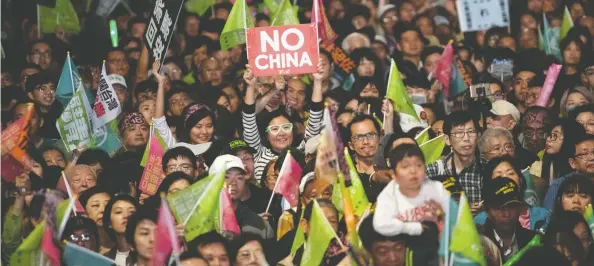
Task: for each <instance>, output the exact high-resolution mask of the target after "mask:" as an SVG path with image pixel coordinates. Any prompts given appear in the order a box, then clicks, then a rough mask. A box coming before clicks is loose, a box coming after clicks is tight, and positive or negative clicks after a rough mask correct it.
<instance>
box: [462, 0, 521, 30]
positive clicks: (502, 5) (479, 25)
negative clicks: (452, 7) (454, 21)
mask: <svg viewBox="0 0 594 266" xmlns="http://www.w3.org/2000/svg"><path fill="white" fill-rule="evenodd" d="M456 8H457V9H458V18H459V20H460V29H461V30H462V31H463V32H467V31H479V30H487V29H490V28H493V27H507V26H508V25H509V21H510V18H509V3H508V0H458V1H456Z"/></svg>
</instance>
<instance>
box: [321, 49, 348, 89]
mask: <svg viewBox="0 0 594 266" xmlns="http://www.w3.org/2000/svg"><path fill="white" fill-rule="evenodd" d="M320 48H322V49H323V50H325V51H326V52H328V53H330V56H331V57H332V58H330V60H332V63H334V66H335V67H334V76H333V77H334V78H335V79H336V80H338V81H339V82H340V83H343V82H344V81H345V80H346V79H347V77H348V76H349V75H351V72H353V70H354V69H355V61H353V59H351V58H350V57H349V56H348V55H347V53H346V52H345V51H344V50H343V49H342V48H340V47H339V46H337V45H335V44H334V43H332V44H330V45H326V44H324V43H323V42H322V44H320Z"/></svg>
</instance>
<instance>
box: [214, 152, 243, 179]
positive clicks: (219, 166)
mask: <svg viewBox="0 0 594 266" xmlns="http://www.w3.org/2000/svg"><path fill="white" fill-rule="evenodd" d="M231 168H239V169H241V170H242V171H244V172H245V167H244V166H243V162H242V161H241V159H239V157H237V156H234V155H231V154H224V155H221V156H219V157H217V158H216V159H215V160H214V162H213V163H212V165H211V166H210V168H209V169H208V174H210V175H214V174H217V173H220V172H222V171H227V170H229V169H231Z"/></svg>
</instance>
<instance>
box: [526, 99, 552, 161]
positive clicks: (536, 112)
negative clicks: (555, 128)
mask: <svg viewBox="0 0 594 266" xmlns="http://www.w3.org/2000/svg"><path fill="white" fill-rule="evenodd" d="M552 119H553V115H552V114H551V113H550V110H549V109H547V108H544V107H540V106H533V107H530V108H528V109H526V112H524V115H523V116H522V120H521V121H520V136H519V137H518V139H519V141H520V143H521V144H522V147H524V148H525V149H526V150H528V151H529V152H530V153H531V154H532V155H536V154H538V153H539V152H541V151H542V150H544V148H545V144H546V134H547V132H549V131H550V130H551V125H552V124H553V121H552Z"/></svg>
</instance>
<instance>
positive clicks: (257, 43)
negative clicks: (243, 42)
mask: <svg viewBox="0 0 594 266" xmlns="http://www.w3.org/2000/svg"><path fill="white" fill-rule="evenodd" d="M317 40H318V37H317V30H316V27H315V25H314V24H301V25H289V26H275V27H258V28H248V29H247V50H248V61H249V64H250V67H251V68H252V72H253V73H254V76H256V77H263V76H276V75H297V74H305V73H313V72H317V65H318V56H319V55H318V41H317Z"/></svg>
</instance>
